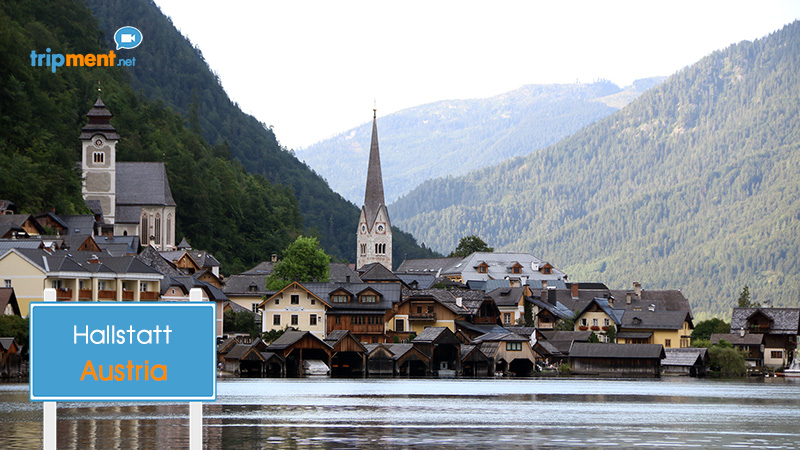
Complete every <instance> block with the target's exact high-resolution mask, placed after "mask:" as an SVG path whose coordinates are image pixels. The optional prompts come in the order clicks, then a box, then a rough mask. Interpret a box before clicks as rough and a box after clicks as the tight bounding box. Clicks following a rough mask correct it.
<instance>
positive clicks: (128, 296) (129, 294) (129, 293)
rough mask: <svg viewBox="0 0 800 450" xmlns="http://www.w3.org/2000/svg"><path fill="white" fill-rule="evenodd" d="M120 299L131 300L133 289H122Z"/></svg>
mask: <svg viewBox="0 0 800 450" xmlns="http://www.w3.org/2000/svg"><path fill="white" fill-rule="evenodd" d="M122 300H123V301H127V302H130V301H133V291H122Z"/></svg>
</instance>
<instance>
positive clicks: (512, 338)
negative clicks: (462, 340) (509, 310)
mask: <svg viewBox="0 0 800 450" xmlns="http://www.w3.org/2000/svg"><path fill="white" fill-rule="evenodd" d="M527 340H528V339H526V338H524V337H522V336H520V335H518V334H516V333H512V332H510V331H504V332H499V333H498V332H492V333H486V334H484V335H483V336H478V337H476V338H475V339H474V340H473V342H475V343H476V344H479V343H481V342H493V341H498V342H526V341H527Z"/></svg>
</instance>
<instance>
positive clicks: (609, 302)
mask: <svg viewBox="0 0 800 450" xmlns="http://www.w3.org/2000/svg"><path fill="white" fill-rule="evenodd" d="M606 298H607V299H608V306H610V307H612V308H613V307H614V297H612V296H610V295H609V296H608V297H606Z"/></svg>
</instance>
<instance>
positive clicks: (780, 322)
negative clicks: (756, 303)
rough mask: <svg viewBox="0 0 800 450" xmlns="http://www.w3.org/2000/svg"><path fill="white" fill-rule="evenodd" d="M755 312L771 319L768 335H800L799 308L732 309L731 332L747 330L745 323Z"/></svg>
mask: <svg viewBox="0 0 800 450" xmlns="http://www.w3.org/2000/svg"><path fill="white" fill-rule="evenodd" d="M756 312H760V313H762V314H764V315H765V316H767V317H769V318H770V319H772V324H771V327H770V330H769V331H768V333H769V334H794V335H797V334H800V332H798V327H800V308H733V314H732V315H731V331H735V330H739V329H741V328H744V329H745V330H747V329H748V326H747V324H748V323H747V321H748V319H749V318H750V317H751V316H752V315H753V314H755V313H756Z"/></svg>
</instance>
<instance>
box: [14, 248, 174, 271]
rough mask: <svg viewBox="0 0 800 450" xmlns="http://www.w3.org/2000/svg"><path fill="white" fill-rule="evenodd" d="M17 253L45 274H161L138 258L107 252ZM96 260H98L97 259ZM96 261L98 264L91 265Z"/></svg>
mask: <svg viewBox="0 0 800 450" xmlns="http://www.w3.org/2000/svg"><path fill="white" fill-rule="evenodd" d="M10 251H15V252H17V253H18V254H20V255H22V256H23V257H25V259H27V260H28V261H30V262H31V263H32V264H34V265H35V266H37V267H38V268H39V269H40V270H42V271H43V272H45V273H53V272H87V273H117V274H126V273H137V274H157V275H161V273H160V272H158V271H156V270H155V269H153V268H151V267H150V266H148V265H147V264H145V263H144V262H143V261H142V260H141V259H139V257H138V256H110V255H108V253H105V252H84V251H67V250H56V251H53V252H52V253H48V252H47V251H45V250H31V249H15V250H10ZM95 258H96V259H95ZM91 260H95V261H97V263H90V262H89V261H91Z"/></svg>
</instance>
